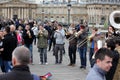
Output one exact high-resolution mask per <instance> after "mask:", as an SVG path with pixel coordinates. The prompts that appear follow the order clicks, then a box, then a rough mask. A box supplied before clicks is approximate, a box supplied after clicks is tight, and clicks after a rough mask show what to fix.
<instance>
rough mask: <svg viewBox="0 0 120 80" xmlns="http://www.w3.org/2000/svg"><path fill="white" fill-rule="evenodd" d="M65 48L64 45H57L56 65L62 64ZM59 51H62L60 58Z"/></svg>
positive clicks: (55, 50) (55, 52) (55, 51)
mask: <svg viewBox="0 0 120 80" xmlns="http://www.w3.org/2000/svg"><path fill="white" fill-rule="evenodd" d="M63 48H64V44H56V45H55V49H54V54H55V59H56V63H62V55H63ZM58 51H60V54H59V56H58Z"/></svg>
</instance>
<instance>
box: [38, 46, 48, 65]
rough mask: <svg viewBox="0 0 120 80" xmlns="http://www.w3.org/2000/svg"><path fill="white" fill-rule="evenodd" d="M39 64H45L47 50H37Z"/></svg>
mask: <svg viewBox="0 0 120 80" xmlns="http://www.w3.org/2000/svg"><path fill="white" fill-rule="evenodd" d="M39 53H40V62H41V64H47V48H39Z"/></svg>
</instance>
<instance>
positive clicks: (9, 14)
mask: <svg viewBox="0 0 120 80" xmlns="http://www.w3.org/2000/svg"><path fill="white" fill-rule="evenodd" d="M9 9H10V8H8V18H10V13H9V11H10V10H9Z"/></svg>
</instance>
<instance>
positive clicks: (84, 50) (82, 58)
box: [78, 47, 87, 67]
mask: <svg viewBox="0 0 120 80" xmlns="http://www.w3.org/2000/svg"><path fill="white" fill-rule="evenodd" d="M78 50H79V54H80V61H81V66H84V67H86V61H87V59H86V53H87V47H81V48H78Z"/></svg>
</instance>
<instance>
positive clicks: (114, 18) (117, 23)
mask: <svg viewBox="0 0 120 80" xmlns="http://www.w3.org/2000/svg"><path fill="white" fill-rule="evenodd" d="M109 21H110V24H111V25H112V26H113V27H114V28H117V29H120V11H113V12H112V13H111V14H110V16H109Z"/></svg>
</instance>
